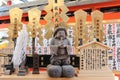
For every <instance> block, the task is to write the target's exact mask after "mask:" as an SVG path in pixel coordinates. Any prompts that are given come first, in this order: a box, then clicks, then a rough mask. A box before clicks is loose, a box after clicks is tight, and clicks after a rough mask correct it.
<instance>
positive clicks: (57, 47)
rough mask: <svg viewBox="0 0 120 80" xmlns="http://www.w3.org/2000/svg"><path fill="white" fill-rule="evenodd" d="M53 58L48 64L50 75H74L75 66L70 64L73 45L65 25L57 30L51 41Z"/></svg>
mask: <svg viewBox="0 0 120 80" xmlns="http://www.w3.org/2000/svg"><path fill="white" fill-rule="evenodd" d="M50 52H51V58H50V63H51V65H48V68H47V70H48V75H49V76H51V77H72V76H74V72H75V71H74V68H73V67H72V66H71V65H70V54H71V52H72V46H71V45H70V41H69V39H68V38H67V31H66V29H65V28H63V27H59V28H57V29H56V30H55V32H54V34H53V38H52V39H51V43H50Z"/></svg>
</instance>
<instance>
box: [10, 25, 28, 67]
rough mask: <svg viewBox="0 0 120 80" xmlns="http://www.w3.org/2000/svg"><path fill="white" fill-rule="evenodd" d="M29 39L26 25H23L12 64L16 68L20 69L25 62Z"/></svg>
mask: <svg viewBox="0 0 120 80" xmlns="http://www.w3.org/2000/svg"><path fill="white" fill-rule="evenodd" d="M27 39H28V33H27V30H26V25H25V24H23V27H22V30H21V31H20V32H19V33H18V38H17V41H16V47H15V50H14V52H13V58H12V62H13V65H14V68H19V66H20V64H21V63H22V61H24V60H25V58H26V47H27Z"/></svg>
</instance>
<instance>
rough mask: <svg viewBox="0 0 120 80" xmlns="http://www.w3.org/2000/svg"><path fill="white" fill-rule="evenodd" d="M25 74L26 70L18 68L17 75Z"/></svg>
mask: <svg viewBox="0 0 120 80" xmlns="http://www.w3.org/2000/svg"><path fill="white" fill-rule="evenodd" d="M26 74H27V72H26V70H25V69H24V70H20V71H19V72H18V74H17V75H18V76H25V75H26Z"/></svg>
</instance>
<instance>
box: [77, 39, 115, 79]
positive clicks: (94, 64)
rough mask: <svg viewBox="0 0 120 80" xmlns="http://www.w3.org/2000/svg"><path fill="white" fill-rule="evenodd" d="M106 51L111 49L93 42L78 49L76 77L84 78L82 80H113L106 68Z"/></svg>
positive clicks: (107, 55)
mask: <svg viewBox="0 0 120 80" xmlns="http://www.w3.org/2000/svg"><path fill="white" fill-rule="evenodd" d="M108 49H111V48H110V47H108V46H106V45H104V44H102V43H100V42H95V41H93V42H90V43H88V44H85V45H82V46H80V47H79V51H80V52H79V55H80V73H79V75H78V76H81V77H84V79H82V80H86V79H85V78H86V77H90V78H89V80H114V75H113V73H112V71H111V70H110V69H109V67H108V57H109V54H108V51H107V50H108ZM103 77H105V79H103ZM87 80H88V79H87Z"/></svg>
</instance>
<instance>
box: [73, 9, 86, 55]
mask: <svg viewBox="0 0 120 80" xmlns="http://www.w3.org/2000/svg"><path fill="white" fill-rule="evenodd" d="M74 14H75V19H76V26H75V27H73V30H74V32H73V33H74V42H75V45H74V46H75V47H76V49H77V47H78V46H80V45H82V44H85V43H87V41H88V29H87V26H86V17H87V13H86V12H85V11H83V10H78V11H76V12H75V13H74ZM76 53H78V52H76Z"/></svg>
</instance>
